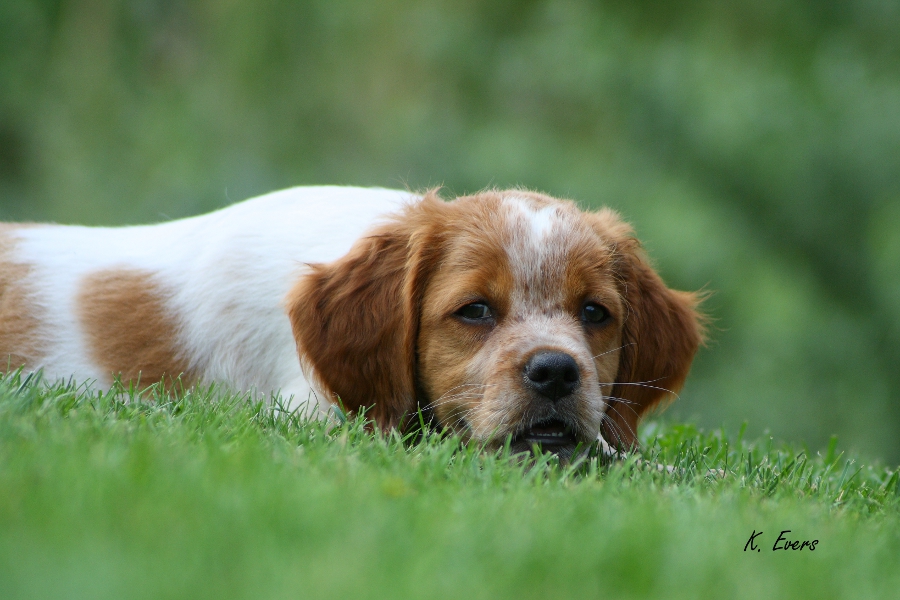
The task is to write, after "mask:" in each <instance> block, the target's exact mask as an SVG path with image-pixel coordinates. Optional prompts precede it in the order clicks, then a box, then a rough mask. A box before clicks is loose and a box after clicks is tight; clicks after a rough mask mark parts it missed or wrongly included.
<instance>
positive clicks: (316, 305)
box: [287, 193, 444, 429]
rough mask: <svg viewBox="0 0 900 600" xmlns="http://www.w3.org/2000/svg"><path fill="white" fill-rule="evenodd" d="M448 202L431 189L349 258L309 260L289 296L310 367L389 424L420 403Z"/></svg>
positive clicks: (344, 398)
mask: <svg viewBox="0 0 900 600" xmlns="http://www.w3.org/2000/svg"><path fill="white" fill-rule="evenodd" d="M443 205H444V202H443V201H441V200H440V199H439V198H437V196H436V195H435V194H434V193H429V194H428V195H426V196H425V198H423V199H422V200H421V201H420V202H418V203H416V204H413V205H411V206H408V207H406V208H405V209H404V210H403V211H401V212H400V213H399V214H398V215H396V216H395V217H393V218H392V220H390V221H389V222H387V223H385V224H384V225H382V226H379V227H378V228H376V229H375V230H373V231H371V232H369V234H367V235H366V236H365V237H363V238H360V239H359V240H358V241H357V242H356V244H354V246H353V247H352V248H351V249H350V252H349V253H347V254H346V255H345V256H344V257H342V258H340V259H338V260H337V261H335V262H333V263H329V264H314V265H310V268H311V271H310V272H309V273H308V274H306V275H305V276H303V277H302V278H301V279H300V281H299V282H298V283H297V284H296V285H295V286H294V288H293V289H292V290H291V292H290V294H289V295H288V298H287V309H288V316H289V317H290V320H291V327H292V329H293V332H294V338H295V339H296V341H297V349H298V351H299V354H300V357H301V362H303V363H304V365H303V366H304V370H305V371H306V372H307V374H308V375H309V376H312V377H313V379H314V381H315V383H316V384H318V387H319V388H320V389H321V390H322V391H324V392H325V393H328V394H332V395H334V396H336V397H332V398H331V400H332V401H339V402H340V404H341V405H342V406H343V407H344V408H345V409H346V410H348V411H350V412H356V411H357V410H359V409H360V408H362V407H371V408H369V410H367V412H366V414H367V415H368V416H369V417H371V418H372V419H374V420H375V422H376V423H377V424H378V425H379V426H380V427H382V428H384V429H387V428H390V427H395V426H397V425H398V424H399V423H400V422H401V420H402V418H403V415H404V414H407V413H411V412H413V411H415V410H416V352H415V343H416V337H417V332H418V327H419V307H420V303H421V296H422V292H423V287H424V283H425V281H426V277H427V274H428V273H427V272H428V270H429V268H430V265H431V263H432V262H433V256H434V255H435V254H436V252H437V251H438V250H437V247H438V244H436V243H435V242H434V240H433V239H431V238H432V230H433V229H434V227H433V226H432V224H433V223H439V222H440V221H439V220H437V219H435V215H434V213H439V212H440V211H441V208H442V206H443Z"/></svg>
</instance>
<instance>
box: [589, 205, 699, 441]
mask: <svg viewBox="0 0 900 600" xmlns="http://www.w3.org/2000/svg"><path fill="white" fill-rule="evenodd" d="M596 223H598V224H601V223H602V224H603V225H602V227H601V236H602V237H604V238H605V239H606V240H608V241H612V242H613V243H614V244H615V248H616V264H617V267H616V269H617V275H618V278H619V281H620V286H621V288H620V289H621V293H622V297H623V298H624V300H625V305H626V310H627V313H626V316H625V322H624V324H623V330H622V346H623V347H622V354H621V355H620V358H619V371H618V373H617V375H616V382H615V385H614V386H613V391H612V396H613V399H612V400H611V401H610V405H609V408H608V409H607V415H608V416H609V419H607V420H605V421H604V426H603V434H604V437H605V438H606V440H607V441H608V442H610V443H611V444H613V445H614V446H615V445H619V446H622V447H624V448H631V447H634V446H636V445H637V426H638V423H639V422H640V420H641V418H642V417H643V416H644V415H645V414H647V412H649V411H650V410H651V409H652V408H653V407H655V406H656V405H658V404H659V403H660V402H661V401H663V400H664V399H674V397H675V395H676V394H677V393H678V391H679V390H680V389H681V386H682V385H683V384H684V380H685V378H686V377H687V375H688V372H689V371H690V368H691V361H693V359H694V354H695V353H696V352H697V348H698V347H699V346H700V344H701V343H702V341H703V329H704V328H703V322H704V319H703V316H702V315H701V314H700V313H699V312H698V311H697V305H698V304H699V303H700V301H701V300H702V298H701V297H700V295H698V294H695V293H690V292H679V291H675V290H671V289H669V288H667V287H666V284H665V283H663V281H662V279H661V278H660V277H659V275H657V274H656V272H655V271H654V270H653V268H652V267H651V266H650V265H649V263H648V262H647V259H646V257H645V256H644V252H643V250H642V249H641V246H640V243H639V242H638V241H637V240H636V239H635V238H634V237H632V236H631V230H630V228H629V227H628V226H627V225H626V224H624V223H623V222H622V221H620V220H619V219H618V217H617V216H616V215H615V213H613V212H612V211H604V212H601V213H600V214H599V215H597V221H596Z"/></svg>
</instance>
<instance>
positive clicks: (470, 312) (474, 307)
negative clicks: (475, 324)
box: [454, 302, 494, 321]
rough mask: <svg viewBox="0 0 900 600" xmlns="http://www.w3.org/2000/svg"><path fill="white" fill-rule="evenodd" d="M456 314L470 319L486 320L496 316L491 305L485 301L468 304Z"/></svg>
mask: <svg viewBox="0 0 900 600" xmlns="http://www.w3.org/2000/svg"><path fill="white" fill-rule="evenodd" d="M454 314H455V315H456V316H458V317H462V318H463V319H468V320H470V321H486V320H488V319H491V318H493V317H494V313H492V312H491V307H489V306H488V305H487V304H485V303H484V302H473V303H472V304H466V305H465V306H463V307H462V308H460V309H459V310H458V311H456V312H455V313H454Z"/></svg>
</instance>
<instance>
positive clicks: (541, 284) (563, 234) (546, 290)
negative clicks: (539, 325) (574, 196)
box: [504, 196, 577, 311]
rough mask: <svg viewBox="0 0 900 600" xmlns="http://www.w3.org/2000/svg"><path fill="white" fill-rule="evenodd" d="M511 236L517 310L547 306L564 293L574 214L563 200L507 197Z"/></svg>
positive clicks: (507, 246)
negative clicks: (563, 287)
mask: <svg viewBox="0 0 900 600" xmlns="http://www.w3.org/2000/svg"><path fill="white" fill-rule="evenodd" d="M504 205H505V206H506V209H507V210H506V211H505V214H504V216H505V218H506V219H507V223H506V226H507V228H508V233H509V237H508V238H507V242H506V252H507V255H508V257H509V262H510V267H511V268H512V272H513V276H514V281H515V296H516V297H515V298H514V300H515V301H516V304H519V303H520V302H521V303H522V304H520V306H519V307H518V310H526V311H528V310H533V309H546V308H548V307H550V306H552V305H553V304H558V303H559V302H560V301H561V299H562V298H564V296H565V291H564V290H563V289H562V286H563V281H564V274H565V263H566V254H567V250H568V246H569V244H568V243H567V239H568V238H570V237H572V236H571V234H573V233H574V230H575V228H576V223H575V221H576V220H577V219H576V218H575V215H573V214H572V211H571V210H569V209H568V207H567V206H565V205H563V204H555V203H551V204H547V205H544V206H541V205H538V204H537V203H536V202H534V201H533V200H529V199H527V198H521V197H515V196H513V197H511V198H507V199H505V200H504Z"/></svg>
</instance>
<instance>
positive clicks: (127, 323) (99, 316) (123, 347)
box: [77, 269, 192, 385]
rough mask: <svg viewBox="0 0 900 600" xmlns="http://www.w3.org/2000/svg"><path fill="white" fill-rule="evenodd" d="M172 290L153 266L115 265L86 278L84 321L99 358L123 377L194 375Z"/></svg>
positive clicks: (144, 379) (187, 379) (185, 379)
mask: <svg viewBox="0 0 900 600" xmlns="http://www.w3.org/2000/svg"><path fill="white" fill-rule="evenodd" d="M166 298H167V293H166V290H165V288H164V287H163V286H161V285H160V284H159V283H158V282H157V281H156V280H155V277H154V274H153V273H151V272H148V271H141V270H130V269H112V270H108V271H100V272H97V273H93V274H91V275H89V276H88V277H86V278H85V280H84V281H83V282H82V284H81V289H80V290H79V293H78V298H77V305H78V311H79V317H80V319H81V325H82V328H83V329H84V332H85V335H86V338H87V343H88V347H89V350H90V353H91V357H92V358H93V360H94V361H95V362H96V363H97V364H98V365H100V366H101V367H102V368H103V369H105V370H106V371H107V372H109V373H110V374H112V375H114V376H115V375H120V376H121V378H122V381H123V383H127V382H138V381H140V382H141V383H142V384H147V385H149V384H152V383H157V382H159V381H165V382H166V383H167V384H171V383H172V382H173V381H174V380H175V379H176V378H178V377H179V376H181V382H182V384H184V385H188V384H190V383H191V381H192V377H191V374H190V372H189V364H188V362H187V360H186V359H185V357H184V356H183V354H182V351H181V347H180V346H179V344H178V341H177V339H178V332H179V326H178V322H177V320H176V319H175V318H174V317H173V315H172V314H171V311H170V310H169V309H168V308H167V307H166Z"/></svg>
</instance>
